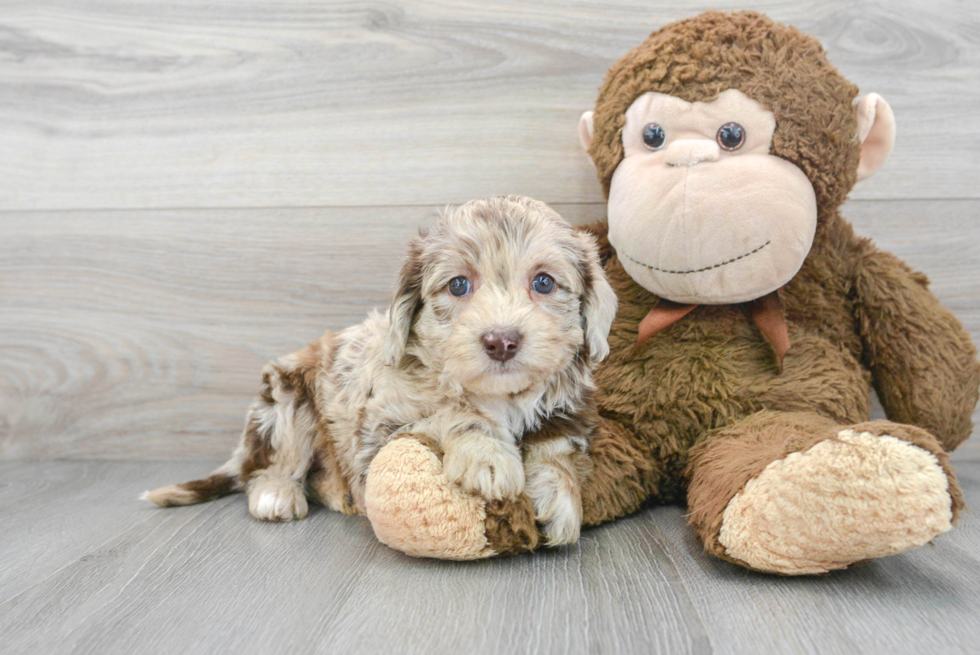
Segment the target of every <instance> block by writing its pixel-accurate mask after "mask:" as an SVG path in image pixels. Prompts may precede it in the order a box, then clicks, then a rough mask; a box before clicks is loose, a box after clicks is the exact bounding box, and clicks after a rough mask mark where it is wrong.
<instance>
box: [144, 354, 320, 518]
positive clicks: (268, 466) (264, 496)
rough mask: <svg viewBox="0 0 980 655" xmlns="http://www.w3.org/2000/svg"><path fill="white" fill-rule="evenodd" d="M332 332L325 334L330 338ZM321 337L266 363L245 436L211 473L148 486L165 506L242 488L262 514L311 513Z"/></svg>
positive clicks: (151, 495)
mask: <svg viewBox="0 0 980 655" xmlns="http://www.w3.org/2000/svg"><path fill="white" fill-rule="evenodd" d="M327 338H328V337H325V339H327ZM321 351H322V342H321V343H315V344H312V345H311V346H310V347H308V348H306V349H304V350H301V351H299V352H297V353H294V354H292V355H288V356H286V357H283V358H281V359H280V360H279V361H277V362H275V363H270V364H267V365H266V367H265V369H263V375H262V382H263V388H262V392H261V393H260V394H259V397H258V399H256V401H255V402H254V403H253V404H252V407H251V408H250V409H249V412H248V417H247V419H246V422H245V430H244V432H243V434H242V440H241V443H240V444H239V446H238V448H237V449H236V450H235V452H234V454H233V455H232V457H231V459H230V460H228V462H226V463H225V464H224V465H222V466H221V468H219V469H218V470H217V471H215V472H214V473H213V474H212V475H211V476H210V477H208V478H205V479H203V480H195V481H193V482H185V483H183V484H177V485H171V486H168V487H162V488H160V489H156V490H154V491H148V492H146V493H145V494H143V496H142V498H143V499H144V500H148V501H150V502H153V503H156V504H157V505H161V506H164V507H166V506H171V505H190V504H192V503H199V502H203V501H206V500H213V499H215V498H218V497H220V496H223V495H225V494H229V493H234V492H237V491H242V490H244V491H245V492H246V493H247V494H248V509H249V512H251V513H252V515H253V516H255V517H256V518H258V519H262V520H266V521H291V520H292V519H295V518H303V517H305V516H306V514H307V502H306V495H305V493H304V488H303V484H304V482H305V479H306V474H307V472H308V471H309V468H310V464H311V461H312V458H313V450H314V441H315V439H316V425H317V420H318V413H317V411H316V407H315V403H314V393H315V392H314V388H315V377H316V371H317V370H318V364H319V354H320V352H321Z"/></svg>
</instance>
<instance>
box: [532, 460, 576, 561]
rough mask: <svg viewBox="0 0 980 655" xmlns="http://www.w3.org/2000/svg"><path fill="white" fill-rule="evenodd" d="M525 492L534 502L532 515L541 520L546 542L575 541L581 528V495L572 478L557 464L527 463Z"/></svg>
mask: <svg viewBox="0 0 980 655" xmlns="http://www.w3.org/2000/svg"><path fill="white" fill-rule="evenodd" d="M527 476H528V477H527V495H528V496H530V497H531V502H533V503H534V518H535V519H536V520H537V521H538V522H539V523H543V524H544V528H543V530H544V534H545V536H546V537H547V538H548V545H549V546H565V545H567V544H574V543H575V542H576V541H578V538H579V534H580V533H581V531H582V497H581V493H580V492H579V488H578V485H577V484H576V483H575V482H574V479H573V478H571V476H570V475H569V474H568V473H567V472H566V471H565V470H563V469H561V468H559V467H557V466H549V465H534V466H529V467H528V473H527Z"/></svg>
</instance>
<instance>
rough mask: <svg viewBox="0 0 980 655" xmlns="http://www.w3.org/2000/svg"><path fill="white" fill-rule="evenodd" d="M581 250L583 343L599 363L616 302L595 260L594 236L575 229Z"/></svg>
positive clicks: (606, 348)
mask: <svg viewBox="0 0 980 655" xmlns="http://www.w3.org/2000/svg"><path fill="white" fill-rule="evenodd" d="M577 234H578V235H579V236H578V238H579V239H580V240H581V241H582V245H583V247H584V249H585V267H584V270H583V275H582V277H583V278H584V280H583V282H584V284H585V292H584V293H583V294H582V323H583V325H584V328H585V344H586V346H587V347H588V352H589V357H591V358H592V360H593V361H596V362H601V361H602V360H604V359H605V358H606V356H607V355H608V354H609V343H608V341H607V339H608V337H609V329H610V328H611V327H612V322H613V319H614V318H616V306H617V305H618V303H619V301H618V299H617V298H616V292H615V291H613V288H612V287H611V286H610V285H609V281H608V280H606V274H605V272H604V271H603V270H602V264H601V263H600V262H599V249H598V247H597V246H596V242H595V239H593V238H592V236H591V235H589V234H586V233H584V232H577Z"/></svg>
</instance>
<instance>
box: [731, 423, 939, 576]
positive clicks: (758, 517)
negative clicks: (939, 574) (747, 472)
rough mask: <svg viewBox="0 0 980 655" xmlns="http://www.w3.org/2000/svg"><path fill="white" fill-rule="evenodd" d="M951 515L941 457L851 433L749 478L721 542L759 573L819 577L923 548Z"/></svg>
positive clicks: (883, 438)
mask: <svg viewBox="0 0 980 655" xmlns="http://www.w3.org/2000/svg"><path fill="white" fill-rule="evenodd" d="M952 518H953V515H952V498H951V496H950V494H949V480H948V478H947V477H946V473H945V472H944V471H943V469H942V467H941V466H940V464H939V462H938V461H937V459H936V457H935V456H934V455H932V454H931V453H929V452H927V451H925V450H923V449H921V448H919V447H918V446H914V445H912V444H911V443H909V442H907V441H902V440H900V439H896V438H895V437H892V436H889V435H881V436H875V435H873V434H871V433H870V432H861V433H858V432H855V431H854V430H843V431H841V432H840V433H838V435H837V439H828V440H827V441H822V442H820V443H818V444H817V445H815V446H814V447H812V448H810V449H809V450H807V451H805V452H802V453H793V454H791V455H789V456H787V457H786V458H785V459H781V460H777V461H775V462H773V463H772V464H770V465H769V466H767V467H766V469H765V470H764V471H763V472H762V473H761V474H760V475H759V476H758V477H756V478H754V479H752V480H750V481H749V482H748V484H746V485H745V488H744V489H743V490H742V491H741V492H740V493H738V494H736V495H735V497H734V498H732V500H731V501H730V502H729V503H728V506H727V507H726V508H725V513H724V515H723V520H722V526H721V531H720V533H719V541H720V543H721V544H722V545H723V546H724V547H725V549H726V551H727V554H728V555H729V556H730V557H733V558H735V559H737V560H741V561H742V562H745V563H746V564H747V565H749V566H750V567H751V568H753V569H756V570H759V571H766V572H770V573H779V574H784V575H806V574H818V573H826V572H827V571H832V570H834V569H842V568H845V567H847V566H849V565H851V564H854V563H855V562H859V561H861V560H867V559H871V558H875V557H884V556H886V555H893V554H895V553H901V552H903V551H906V550H909V549H911V548H915V547H916V546H921V545H923V544H925V543H928V542H929V541H930V540H932V539H933V538H934V537H936V536H938V535H940V534H942V533H944V532H946V531H947V530H949V529H950V527H951V524H952Z"/></svg>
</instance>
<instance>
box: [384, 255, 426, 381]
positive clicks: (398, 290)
mask: <svg viewBox="0 0 980 655" xmlns="http://www.w3.org/2000/svg"><path fill="white" fill-rule="evenodd" d="M421 305H422V239H421V237H415V238H414V239H412V241H411V242H410V243H409V245H408V257H407V258H406V259H405V263H404V264H402V269H401V271H400V272H399V273H398V283H397V284H396V285H395V296H394V298H392V300H391V308H390V309H389V310H388V318H389V320H390V321H391V323H390V325H389V326H388V335H387V336H386V337H385V343H384V348H383V349H382V356H383V357H384V361H385V364H388V365H389V366H398V365H399V364H401V361H402V358H404V357H405V348H406V347H407V346H408V337H409V335H410V334H411V333H412V323H414V322H415V314H416V313H417V312H418V310H419V307H420V306H421Z"/></svg>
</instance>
